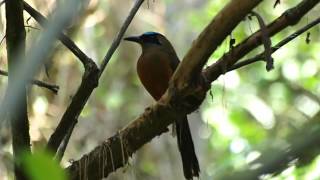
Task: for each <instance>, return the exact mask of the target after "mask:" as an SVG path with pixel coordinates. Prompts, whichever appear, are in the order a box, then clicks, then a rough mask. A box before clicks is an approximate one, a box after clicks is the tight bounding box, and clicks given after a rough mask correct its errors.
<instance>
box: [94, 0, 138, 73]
mask: <svg viewBox="0 0 320 180" xmlns="http://www.w3.org/2000/svg"><path fill="white" fill-rule="evenodd" d="M143 2H144V0H137V1H136V3H135V4H134V6H133V7H132V9H131V10H130V12H129V15H128V17H127V18H126V20H125V21H124V23H123V24H122V26H121V28H120V30H119V33H118V34H117V36H116V37H115V39H114V40H113V42H112V44H111V46H110V48H109V50H108V52H107V54H106V55H105V57H104V58H103V61H102V63H101V67H100V69H101V72H100V76H101V74H102V73H103V71H104V69H105V68H106V66H107V64H108V63H109V61H110V59H111V57H112V55H113V53H114V52H115V51H116V49H117V48H118V46H119V44H120V42H121V40H122V38H123V35H124V33H125V32H126V30H127V29H128V26H129V24H130V23H131V21H132V19H133V17H134V16H135V15H136V13H137V12H138V10H139V8H140V6H141V5H142V3H143Z"/></svg>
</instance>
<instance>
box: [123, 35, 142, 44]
mask: <svg viewBox="0 0 320 180" xmlns="http://www.w3.org/2000/svg"><path fill="white" fill-rule="evenodd" d="M124 40H126V41H132V42H136V43H140V41H141V39H140V36H129V37H126V38H124Z"/></svg>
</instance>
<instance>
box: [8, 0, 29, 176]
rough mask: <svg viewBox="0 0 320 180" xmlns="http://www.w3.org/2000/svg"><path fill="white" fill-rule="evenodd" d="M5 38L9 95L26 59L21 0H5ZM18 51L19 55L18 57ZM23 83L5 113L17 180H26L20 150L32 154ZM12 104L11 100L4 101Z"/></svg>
mask: <svg viewBox="0 0 320 180" xmlns="http://www.w3.org/2000/svg"><path fill="white" fill-rule="evenodd" d="M5 6H6V7H5V8H6V38H7V57H8V68H9V80H8V88H7V92H6V96H7V94H9V93H10V92H12V91H15V87H14V83H15V82H14V81H15V79H16V77H17V73H15V70H16V68H17V66H18V64H19V63H21V62H20V61H22V60H24V58H25V44H26V31H25V29H24V22H23V5H22V1H21V0H10V1H8V2H6V5H5ZM17 54H20V56H21V57H22V58H21V59H18V57H17ZM26 91H27V90H26V82H23V84H22V86H21V89H20V98H19V99H17V106H15V107H13V106H12V107H11V108H8V109H7V110H8V111H9V113H8V116H9V120H10V123H11V135H12V149H13V159H14V175H15V179H17V180H24V179H26V175H25V173H24V172H23V171H22V167H21V162H19V161H18V159H19V156H20V155H21V153H24V152H26V153H31V149H30V135H29V119H28V112H27V111H28V110H27V92H26ZM6 103H8V104H12V102H6Z"/></svg>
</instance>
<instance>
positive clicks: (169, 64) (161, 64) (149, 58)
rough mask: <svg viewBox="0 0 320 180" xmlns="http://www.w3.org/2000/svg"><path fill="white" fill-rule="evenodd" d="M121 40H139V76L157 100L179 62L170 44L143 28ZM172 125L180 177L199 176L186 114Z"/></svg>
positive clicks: (188, 178) (137, 41) (161, 36)
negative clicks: (174, 128) (140, 49)
mask: <svg viewBox="0 0 320 180" xmlns="http://www.w3.org/2000/svg"><path fill="white" fill-rule="evenodd" d="M124 40H127V41H132V42H135V43H138V44H140V46H141V48H142V54H141V56H140V57H139V59H138V62H137V72H138V76H139V79H140V81H141V83H142V84H143V86H144V87H145V89H146V90H147V91H148V92H149V94H150V95H151V96H152V97H153V98H154V99H155V100H159V99H160V98H161V96H162V95H163V94H164V93H165V92H166V90H167V88H168V85H169V81H170V78H171V76H172V75H173V73H174V71H175V69H176V68H177V66H178V65H179V63H180V60H179V58H178V56H177V54H176V52H175V50H174V48H173V46H172V45H171V43H170V42H169V40H168V39H167V38H166V37H165V36H164V35H162V34H160V33H157V32H146V33H143V34H142V35H140V36H130V37H126V38H124ZM175 127H176V133H177V141H178V149H179V151H180V156H181V159H182V165H183V173H184V177H185V178H186V179H187V180H191V179H193V177H199V173H200V167H199V162H198V158H197V156H196V153H195V149H194V145H193V140H192V136H191V131H190V127H189V123H188V119H187V116H185V117H184V118H183V119H179V120H178V119H176V120H175Z"/></svg>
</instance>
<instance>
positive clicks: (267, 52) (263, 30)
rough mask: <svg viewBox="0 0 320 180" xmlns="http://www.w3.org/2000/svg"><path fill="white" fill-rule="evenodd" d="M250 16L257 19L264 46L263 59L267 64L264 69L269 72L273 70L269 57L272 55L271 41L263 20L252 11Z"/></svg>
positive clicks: (271, 59)
mask: <svg viewBox="0 0 320 180" xmlns="http://www.w3.org/2000/svg"><path fill="white" fill-rule="evenodd" d="M251 14H252V15H253V16H255V17H256V18H257V20H258V23H259V25H260V29H261V40H262V42H263V46H264V58H265V61H266V63H267V65H266V69H267V71H270V70H271V69H273V58H272V56H271V54H272V51H271V39H270V36H269V33H268V30H267V27H266V24H265V23H264V20H263V19H262V17H261V16H260V15H259V14H258V13H256V12H254V11H252V12H251Z"/></svg>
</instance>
